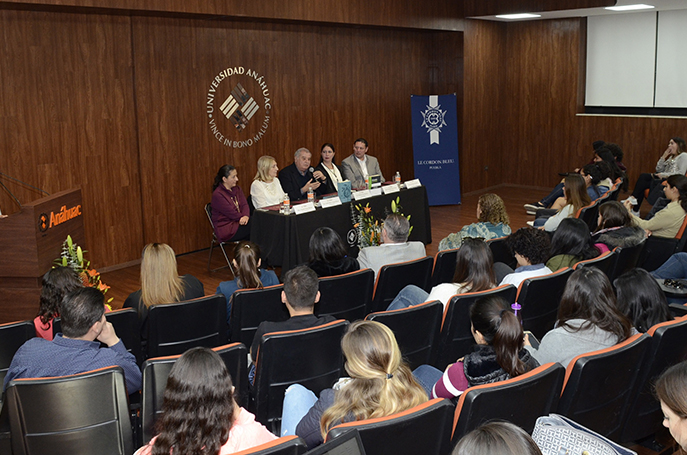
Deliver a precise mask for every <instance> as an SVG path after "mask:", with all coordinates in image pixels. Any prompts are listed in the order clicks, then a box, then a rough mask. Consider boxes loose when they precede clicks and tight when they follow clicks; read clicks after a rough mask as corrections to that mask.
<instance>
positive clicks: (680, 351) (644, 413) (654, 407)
mask: <svg viewBox="0 0 687 455" xmlns="http://www.w3.org/2000/svg"><path fill="white" fill-rule="evenodd" d="M647 334H648V335H650V336H651V343H650V344H649V348H648V351H647V354H646V359H647V360H646V361H645V362H644V364H643V365H642V368H641V371H640V373H639V379H638V381H637V390H638V393H637V394H636V395H635V398H634V400H633V401H632V402H631V404H630V408H629V411H628V413H627V421H626V422H625V424H624V425H623V432H622V434H621V436H620V441H622V442H626V441H637V440H640V439H644V438H646V437H649V436H651V435H652V434H654V432H655V431H656V430H657V429H658V428H660V426H661V422H662V417H663V414H662V412H661V407H660V405H659V402H658V400H656V397H655V396H654V394H653V384H654V382H655V381H656V379H657V378H658V376H659V375H660V374H661V373H662V372H663V371H665V369H666V368H668V367H669V366H672V365H675V364H676V363H679V362H682V361H683V360H687V343H685V340H687V317H682V318H679V319H675V320H672V321H667V322H662V323H660V324H656V325H654V326H653V327H651V328H650V329H649V331H648V332H647Z"/></svg>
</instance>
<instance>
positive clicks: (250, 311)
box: [230, 284, 289, 346]
mask: <svg viewBox="0 0 687 455" xmlns="http://www.w3.org/2000/svg"><path fill="white" fill-rule="evenodd" d="M283 290H284V285H283V284H277V285H274V286H268V287H266V288H263V289H239V290H238V291H236V292H234V293H233V294H232V296H231V322H230V324H231V341H238V342H240V343H243V344H245V345H246V346H250V345H251V343H252V342H253V336H254V335H255V332H256V331H257V330H258V326H259V325H260V323H261V322H263V321H272V322H280V321H286V320H287V319H289V311H288V310H287V309H286V306H284V304H283V303H282V301H281V292H282V291H283Z"/></svg>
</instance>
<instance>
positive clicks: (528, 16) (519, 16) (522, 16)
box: [496, 13, 541, 19]
mask: <svg viewBox="0 0 687 455" xmlns="http://www.w3.org/2000/svg"><path fill="white" fill-rule="evenodd" d="M496 17H498V18H499V19H531V18H533V17H541V14H531V13H520V14H499V15H497V16H496Z"/></svg>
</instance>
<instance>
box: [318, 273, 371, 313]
mask: <svg viewBox="0 0 687 455" xmlns="http://www.w3.org/2000/svg"><path fill="white" fill-rule="evenodd" d="M374 284H375V274H374V272H373V271H372V270H371V269H363V270H358V271H355V272H350V273H345V274H343V275H337V276H328V277H325V278H320V301H319V302H317V303H316V304H315V314H316V315H318V316H322V315H325V314H329V315H332V316H334V317H335V318H337V319H346V320H348V321H351V322H352V321H356V320H358V319H363V318H364V317H365V315H366V314H367V310H368V308H370V304H371V302H372V292H373V290H374Z"/></svg>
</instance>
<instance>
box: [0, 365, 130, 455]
mask: <svg viewBox="0 0 687 455" xmlns="http://www.w3.org/2000/svg"><path fill="white" fill-rule="evenodd" d="M6 393H7V398H6V402H5V406H6V407H7V408H8V411H9V412H8V414H9V421H10V428H11V431H12V452H13V453H14V455H31V454H37V455H38V454H40V455H42V454H46V453H50V454H67V453H68V454H76V453H97V454H99V455H101V454H102V455H108V454H113V455H123V454H127V455H128V454H131V453H133V451H134V441H133V434H132V429H131V420H130V418H129V405H128V401H127V394H126V386H125V381H124V372H123V371H122V369H121V367H117V366H115V367H107V368H101V369H98V370H94V371H89V372H86V373H80V374H75V375H72V376H64V377H59V378H38V379H14V380H12V381H10V383H9V384H8V385H7V390H6Z"/></svg>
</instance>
